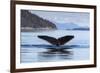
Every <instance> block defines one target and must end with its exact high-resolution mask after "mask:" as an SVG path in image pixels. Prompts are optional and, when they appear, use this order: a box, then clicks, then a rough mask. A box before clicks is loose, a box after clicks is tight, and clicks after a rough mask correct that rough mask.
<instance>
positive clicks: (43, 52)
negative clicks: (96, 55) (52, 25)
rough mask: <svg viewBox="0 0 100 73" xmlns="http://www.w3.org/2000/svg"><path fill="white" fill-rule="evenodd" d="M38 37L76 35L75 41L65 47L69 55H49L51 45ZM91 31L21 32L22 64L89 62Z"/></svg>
mask: <svg viewBox="0 0 100 73" xmlns="http://www.w3.org/2000/svg"><path fill="white" fill-rule="evenodd" d="M38 35H48V36H52V37H55V38H59V37H63V36H66V35H74V39H72V40H71V41H69V42H68V43H66V44H64V45H63V48H66V47H67V49H64V50H65V51H68V52H69V53H67V54H65V53H55V54H54V53H53V54H52V53H47V52H48V50H49V49H47V48H52V47H54V46H52V45H51V44H50V43H48V42H47V41H44V40H42V39H39V38H38V37H37V36H38ZM89 37H90V36H89V31H78V30H77V31H71V30H70V31H67V30H55V31H41V32H21V63H28V62H29V63H30V62H51V61H62V60H88V59H89V54H90V49H89V43H90V42H89V41H90V40H89Z"/></svg>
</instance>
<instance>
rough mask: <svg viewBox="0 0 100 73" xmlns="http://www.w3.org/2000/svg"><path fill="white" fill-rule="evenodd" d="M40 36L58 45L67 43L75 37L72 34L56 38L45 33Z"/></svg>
mask: <svg viewBox="0 0 100 73" xmlns="http://www.w3.org/2000/svg"><path fill="white" fill-rule="evenodd" d="M38 37H39V38H40V39H43V40H45V41H47V42H49V43H50V44H52V45H56V46H60V45H64V44H65V43H67V42H69V41H70V40H71V39H73V38H74V36H72V35H69V36H64V37H60V38H58V39H56V38H54V37H50V36H45V35H41V36H38Z"/></svg>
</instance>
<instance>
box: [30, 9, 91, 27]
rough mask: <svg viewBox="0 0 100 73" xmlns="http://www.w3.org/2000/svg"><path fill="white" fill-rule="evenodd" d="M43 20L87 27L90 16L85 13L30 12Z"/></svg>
mask: <svg viewBox="0 0 100 73" xmlns="http://www.w3.org/2000/svg"><path fill="white" fill-rule="evenodd" d="M30 12H31V13H34V14H36V15H38V16H40V17H42V18H44V19H47V20H49V21H52V22H53V23H75V24H78V25H79V26H89V22H90V21H89V20H90V14H89V13H87V12H61V11H57V12H56V11H37V10H30Z"/></svg>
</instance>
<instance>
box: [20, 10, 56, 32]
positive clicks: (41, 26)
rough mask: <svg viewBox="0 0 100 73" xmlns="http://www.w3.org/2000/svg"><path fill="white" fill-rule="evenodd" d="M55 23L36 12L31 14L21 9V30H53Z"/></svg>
mask: <svg viewBox="0 0 100 73" xmlns="http://www.w3.org/2000/svg"><path fill="white" fill-rule="evenodd" d="M55 29H57V27H56V25H55V24H54V23H52V22H50V21H49V20H46V19H43V18H41V17H39V16H38V15H36V14H32V13H31V12H29V11H28V10H21V31H22V32H28V31H33V32H34V31H41V30H55Z"/></svg>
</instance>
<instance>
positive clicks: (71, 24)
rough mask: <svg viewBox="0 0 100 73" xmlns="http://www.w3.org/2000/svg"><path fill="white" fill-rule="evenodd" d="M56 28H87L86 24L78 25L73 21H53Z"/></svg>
mask: <svg viewBox="0 0 100 73" xmlns="http://www.w3.org/2000/svg"><path fill="white" fill-rule="evenodd" d="M55 24H56V26H57V28H58V29H61V30H89V27H88V26H79V25H78V24H75V23H55Z"/></svg>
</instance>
